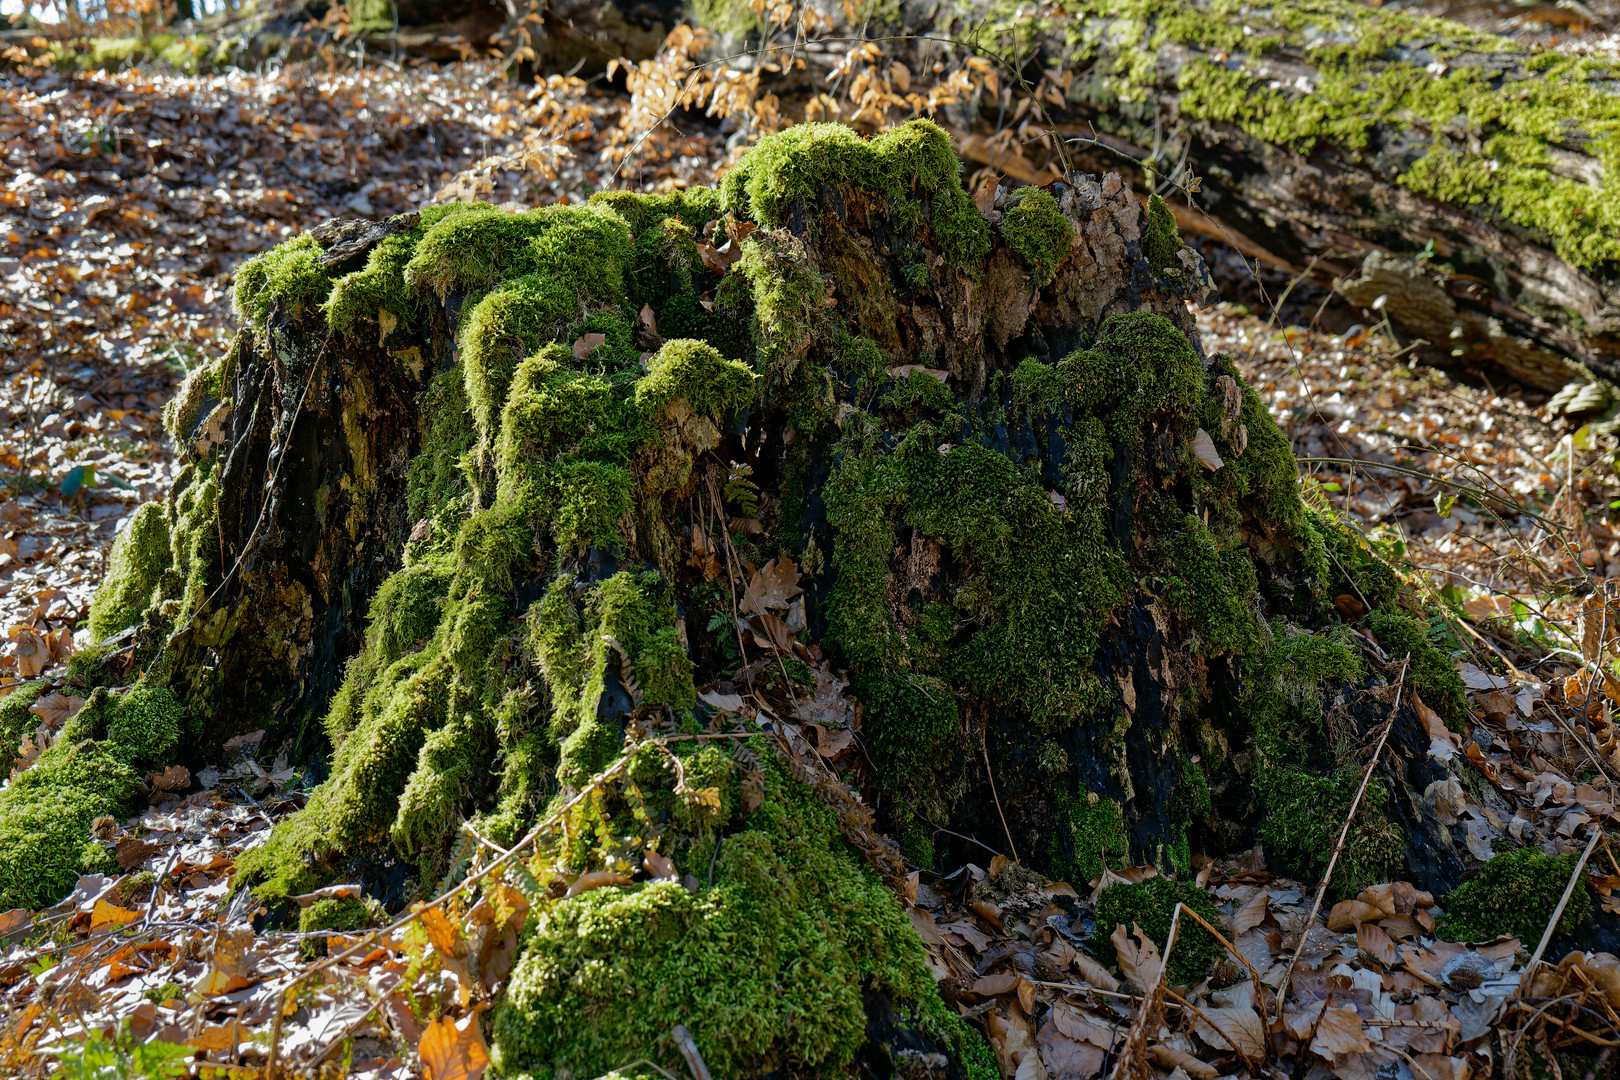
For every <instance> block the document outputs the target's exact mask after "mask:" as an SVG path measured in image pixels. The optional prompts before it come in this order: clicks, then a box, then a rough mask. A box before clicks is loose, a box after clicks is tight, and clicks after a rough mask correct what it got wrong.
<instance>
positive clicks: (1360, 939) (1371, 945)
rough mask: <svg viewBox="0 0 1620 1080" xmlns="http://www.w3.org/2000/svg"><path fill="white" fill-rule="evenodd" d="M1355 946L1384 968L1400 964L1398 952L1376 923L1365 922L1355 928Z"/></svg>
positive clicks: (1393, 943)
mask: <svg viewBox="0 0 1620 1080" xmlns="http://www.w3.org/2000/svg"><path fill="white" fill-rule="evenodd" d="M1356 945H1357V946H1359V947H1360V949H1361V951H1362V952H1364V953H1366V954H1367V955H1368V956H1370V957H1372V958H1373V959H1374V960H1377V961H1378V962H1379V963H1380V964H1383V965H1384V966H1385V967H1394V966H1395V965H1396V964H1398V963H1400V962H1401V954H1400V950H1399V949H1397V948H1396V947H1395V942H1393V941H1392V940H1390V936H1389V935H1388V934H1386V933H1384V931H1383V929H1382V928H1380V927H1379V926H1378V924H1377V923H1370V922H1366V923H1362V924H1361V925H1360V926H1357V927H1356Z"/></svg>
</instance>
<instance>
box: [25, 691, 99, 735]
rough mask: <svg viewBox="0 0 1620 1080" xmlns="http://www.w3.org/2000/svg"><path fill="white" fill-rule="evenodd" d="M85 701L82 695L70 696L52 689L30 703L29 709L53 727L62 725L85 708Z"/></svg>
mask: <svg viewBox="0 0 1620 1080" xmlns="http://www.w3.org/2000/svg"><path fill="white" fill-rule="evenodd" d="M84 701H85V699H84V698H82V697H68V696H67V695H65V694H63V693H61V692H60V691H52V692H51V693H49V694H46V695H45V696H44V697H42V698H40V699H39V700H38V701H36V702H34V703H33V704H32V705H30V706H29V707H28V711H29V712H31V713H33V714H34V715H35V716H37V717H39V718H40V719H41V720H43V721H45V722H46V723H47V724H49V725H51V727H53V728H54V727H61V726H62V725H63V724H65V723H67V722H68V721H69V720H71V719H73V717H74V716H75V715H77V713H78V711H79V710H80V709H82V708H84Z"/></svg>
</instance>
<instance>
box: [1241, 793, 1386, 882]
mask: <svg viewBox="0 0 1620 1080" xmlns="http://www.w3.org/2000/svg"><path fill="white" fill-rule="evenodd" d="M1360 785H1361V773H1360V771H1359V770H1357V769H1355V768H1351V767H1345V768H1341V769H1338V770H1337V771H1335V772H1333V773H1332V774H1330V775H1328V776H1312V775H1311V774H1309V773H1307V772H1306V771H1305V770H1303V769H1301V768H1298V767H1297V766H1288V767H1285V768H1281V769H1272V770H1269V771H1267V772H1266V773H1264V774H1262V776H1261V777H1260V778H1259V779H1258V780H1257V781H1256V787H1257V789H1258V790H1259V792H1260V799H1261V803H1262V805H1263V806H1264V808H1265V817H1264V818H1263V819H1262V821H1261V823H1260V833H1259V836H1260V840H1261V842H1262V843H1264V844H1265V845H1266V850H1267V851H1268V852H1269V853H1270V854H1271V855H1272V856H1273V857H1275V858H1277V859H1278V860H1279V862H1280V863H1281V865H1282V866H1284V867H1285V868H1287V870H1288V872H1289V873H1290V875H1291V876H1293V877H1297V878H1299V879H1301V880H1304V881H1315V880H1317V879H1318V878H1320V877H1321V876H1322V874H1323V872H1325V871H1326V870H1327V864H1328V859H1329V858H1330V857H1331V856H1332V854H1333V848H1334V845H1335V844H1336V843H1337V842H1338V839H1339V831H1340V830H1341V829H1342V828H1343V827H1344V819H1345V817H1346V815H1347V814H1348V813H1349V811H1350V802H1351V800H1352V799H1354V798H1355V794H1356V789H1357V788H1358V787H1360ZM1388 802H1389V792H1388V790H1387V789H1385V787H1384V784H1383V781H1381V780H1379V781H1373V782H1370V783H1369V784H1368V785H1367V793H1366V795H1365V796H1363V797H1362V800H1361V805H1360V807H1359V808H1358V809H1357V811H1356V818H1355V822H1354V824H1353V825H1352V826H1351V829H1350V835H1349V836H1348V837H1347V838H1346V840H1345V845H1344V851H1343V853H1342V854H1341V855H1340V856H1339V861H1338V864H1337V866H1336V867H1335V869H1334V871H1333V884H1332V886H1331V891H1332V894H1333V896H1334V897H1335V898H1337V899H1347V898H1349V897H1352V896H1355V895H1357V894H1358V893H1360V892H1361V891H1362V890H1364V889H1366V888H1367V887H1368V886H1370V885H1376V884H1378V883H1380V882H1384V881H1391V880H1393V879H1394V878H1395V876H1396V875H1397V874H1398V873H1399V872H1400V870H1401V868H1402V867H1403V866H1404V865H1405V861H1406V844H1405V838H1404V837H1403V835H1402V833H1401V829H1400V826H1398V825H1395V824H1394V823H1393V822H1390V821H1388V820H1387V819H1386V818H1385V817H1384V807H1385V806H1386V805H1387V804H1388Z"/></svg>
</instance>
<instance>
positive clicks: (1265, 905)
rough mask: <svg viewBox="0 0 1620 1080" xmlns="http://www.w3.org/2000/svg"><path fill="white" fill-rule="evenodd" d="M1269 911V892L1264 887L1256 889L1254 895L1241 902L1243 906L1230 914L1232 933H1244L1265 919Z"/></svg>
mask: <svg viewBox="0 0 1620 1080" xmlns="http://www.w3.org/2000/svg"><path fill="white" fill-rule="evenodd" d="M1270 912H1271V894H1270V893H1268V892H1266V890H1264V889H1256V890H1255V892H1254V895H1253V896H1251V897H1249V898H1248V899H1247V900H1245V901H1244V902H1243V906H1242V907H1240V908H1238V909H1237V911H1236V912H1234V913H1233V914H1232V933H1233V934H1234V935H1237V934H1246V933H1248V932H1249V931H1250V930H1253V929H1254V928H1255V927H1257V926H1259V925H1260V924H1261V923H1263V922H1265V921H1266V916H1267V915H1268V914H1270Z"/></svg>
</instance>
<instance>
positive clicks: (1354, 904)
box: [1327, 900, 1384, 933]
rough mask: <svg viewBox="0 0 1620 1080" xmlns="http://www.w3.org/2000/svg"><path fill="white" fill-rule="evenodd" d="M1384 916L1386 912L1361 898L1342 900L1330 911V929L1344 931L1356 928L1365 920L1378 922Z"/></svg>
mask: <svg viewBox="0 0 1620 1080" xmlns="http://www.w3.org/2000/svg"><path fill="white" fill-rule="evenodd" d="M1383 917H1384V912H1383V911H1381V910H1379V909H1378V908H1377V907H1374V906H1373V905H1372V904H1368V903H1365V902H1364V901H1361V900H1340V901H1339V902H1338V903H1337V904H1334V905H1333V910H1332V911H1330V912H1328V918H1327V924H1328V929H1329V930H1336V931H1339V932H1340V933H1343V932H1344V931H1346V930H1354V929H1355V928H1356V927H1357V926H1359V925H1361V924H1362V923H1364V922H1377V921H1378V920H1379V919H1382V918H1383Z"/></svg>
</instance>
